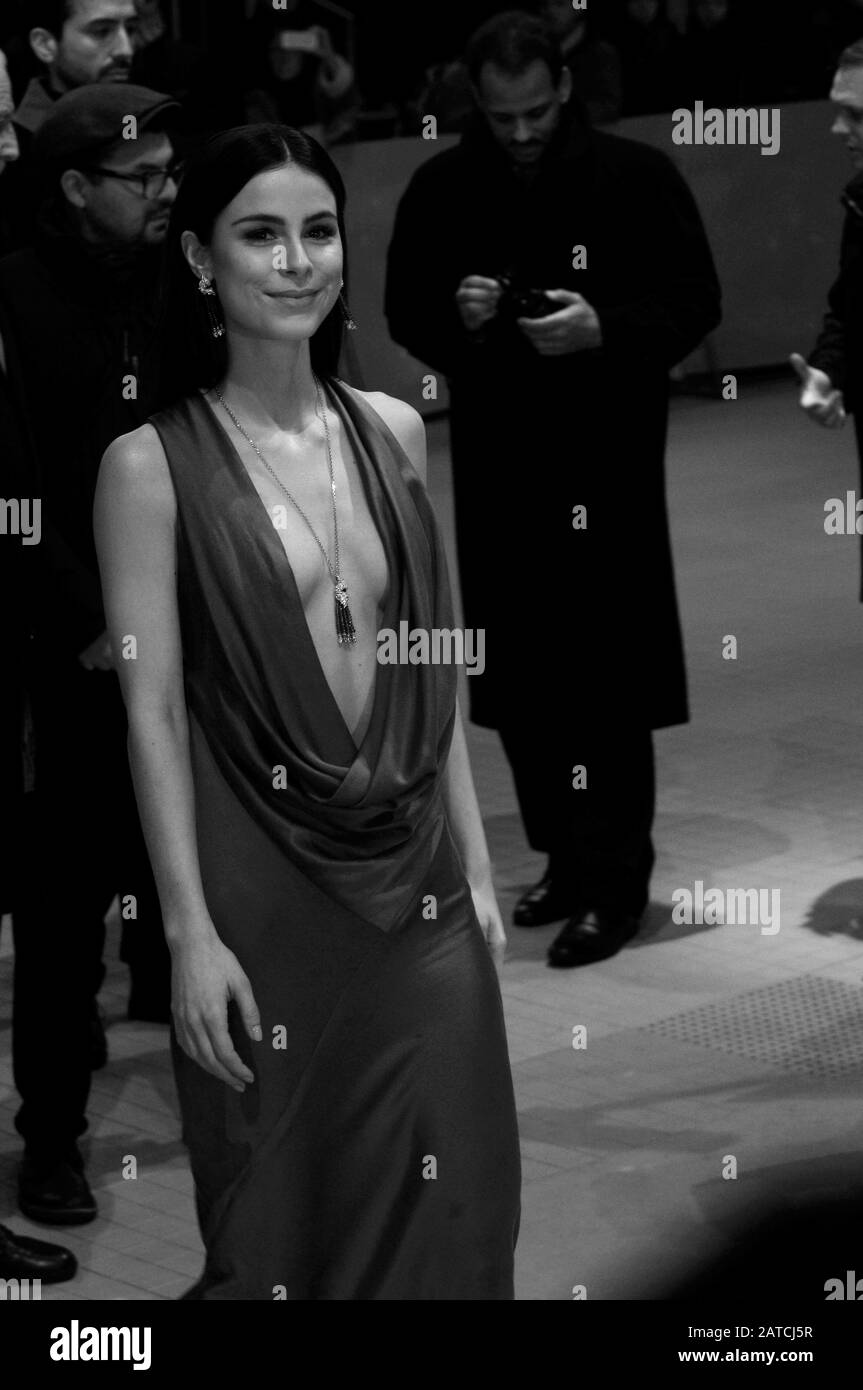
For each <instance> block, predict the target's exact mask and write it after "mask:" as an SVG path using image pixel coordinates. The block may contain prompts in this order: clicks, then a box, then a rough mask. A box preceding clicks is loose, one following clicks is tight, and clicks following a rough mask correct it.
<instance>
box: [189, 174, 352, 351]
mask: <svg viewBox="0 0 863 1390" xmlns="http://www.w3.org/2000/svg"><path fill="white" fill-rule="evenodd" d="M209 261H210V264H211V267H212V268H211V272H210V274H211V277H212V279H213V280H214V282H215V287H216V289H217V291H218V295H219V300H220V302H221V305H222V310H223V313H224V317H225V324H226V327H227V330H228V332H229V333H230V332H231V331H232V330H233V331H234V332H239V333H241V334H243V335H245V336H251V337H259V338H270V339H276V340H284V339H303V338H310V337H311V336H312V334H313V333H314V332H315V331H316V330H317V328H318V327H319V325H320V324H321V323H322V322H323V320H324V319H325V318H326V316H327V314H328V313H329V312H330V310H331V309H332V307H333V305H334V303H335V302H336V300H337V299H338V297H339V292H340V290H341V284H342V262H343V251H342V240H341V236H340V233H339V224H338V218H337V211H336V199H335V195H334V194H333V192H332V190H331V189H330V188H329V187H328V185H327V184H326V183H325V182H324V180H323V179H322V178H320V177H319V175H317V174H313V173H310V172H309V171H308V170H306V169H301V168H300V167H299V166H298V165H296V164H285V165H282V166H280V167H279V168H277V169H268V170H267V171H266V172H265V173H263V174H257V175H256V176H255V177H254V178H253V179H250V180H249V182H248V183H247V184H246V185H245V187H244V188H243V189H241V191H240V192H239V193H238V194H237V196H236V197H235V198H234V199H233V200H232V201H231V202H230V203H229V204H228V205H227V207H226V208H224V209H223V211H222V212H221V213H220V214H219V216H218V218H217V219H216V221H215V224H214V226H213V236H212V241H211V243H210V246H209Z"/></svg>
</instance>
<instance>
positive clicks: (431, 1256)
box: [95, 125, 520, 1300]
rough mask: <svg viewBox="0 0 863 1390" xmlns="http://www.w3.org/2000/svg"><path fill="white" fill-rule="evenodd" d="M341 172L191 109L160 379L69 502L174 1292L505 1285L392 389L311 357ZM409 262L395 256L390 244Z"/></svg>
mask: <svg viewBox="0 0 863 1390" xmlns="http://www.w3.org/2000/svg"><path fill="white" fill-rule="evenodd" d="M344 241H345V232H344V187H343V185H342V182H341V179H340V176H339V174H338V171H337V170H336V168H335V166H334V165H333V163H332V161H331V160H330V159H329V157H328V155H327V154H326V152H325V151H324V150H323V149H322V148H321V147H320V146H319V145H317V144H316V143H315V142H314V141H313V140H311V139H309V138H307V137H306V136H304V135H302V134H300V133H299V132H297V131H295V130H293V129H291V128H289V127H284V126H276V125H257V126H243V127H239V128H237V129H234V130H230V131H225V132H222V133H220V134H219V135H217V136H214V137H213V138H212V139H210V140H209V141H208V142H207V144H206V145H205V146H204V147H203V148H202V150H201V151H200V152H199V153H198V154H197V155H196V156H195V157H194V159H193V160H192V162H191V163H190V164H188V165H187V166H186V171H185V175H184V178H183V182H182V184H181V187H180V191H179V194H178V197H177V200H176V202H175V204H174V207H173V210H172V219H171V225H170V228H169V233H168V241H167V256H166V270H165V280H164V294H163V312H162V326H161V330H160V335H159V342H158V351H159V356H160V364H161V388H160V389H161V408H160V409H159V410H158V411H157V413H155V414H153V415H152V416H151V417H150V420H149V422H148V423H147V424H145V425H143V426H141V427H140V428H139V429H137V430H134V431H133V432H132V433H130V434H127V435H123V436H121V437H120V438H119V439H117V440H115V441H114V443H113V444H112V445H111V446H110V448H109V449H108V450H107V452H106V454H105V456H104V458H103V460H102V466H101V471H100V477H99V486H98V493H97V499H96V509H95V523H96V534H97V545H98V551H99V559H100V566H101V571H102V579H103V586H104V591H105V601H106V610H107V615H108V623H109V632H110V635H111V639H112V645H113V648H114V651H115V652H116V653H117V654H118V658H117V665H118V670H119V676H120V681H121V685H122V689H123V695H124V699H125V703H126V709H127V714H128V720H129V757H130V763H131V767H132V772H133V776H134V781H135V787H136V793H137V798H138V804H139V808H140V813H141V819H142V824H143V826H144V831H145V835H146V838H147V843H148V848H149V852H150V857H151V860H152V864H153V869H154V873H155V876H156V881H157V884H158V888H159V895H160V899H161V905H162V911H163V916H164V921H165V930H166V935H167V938H168V944H169V946H170V950H171V955H172V992H173V998H172V1009H173V1026H172V1033H171V1046H172V1056H173V1061H174V1069H175V1075H176V1080H177V1087H178V1092H179V1097H180V1106H181V1114H182V1122H183V1137H184V1141H185V1143H186V1145H187V1147H188V1149H189V1152H190V1158H191V1165H192V1172H193V1176H194V1180H195V1193H196V1203H197V1211H198V1218H199V1222H200V1226H201V1231H202V1236H203V1240H204V1245H205V1247H206V1263H205V1267H204V1270H203V1273H202V1274H201V1277H200V1278H199V1280H198V1281H197V1282H196V1284H195V1285H194V1287H193V1288H192V1289H190V1290H189V1292H188V1293H187V1294H186V1295H185V1297H186V1298H192V1299H280V1298H287V1299H308V1300H310V1299H450V1300H464V1299H512V1298H513V1297H514V1294H513V1251H514V1247H515V1240H516V1236H517V1231H518V1221H519V1183H520V1169H519V1157H518V1137H517V1129H516V1120H515V1107H514V1101H513V1091H512V1079H511V1074H510V1069H509V1062H508V1057H507V1049H506V1039H505V1034H504V1026H503V1018H502V1008H501V998H500V989H499V985H498V980H497V975H496V972H495V961H494V960H493V957H496V959H497V963H498V964H500V962H501V960H502V952H503V945H504V935H503V929H502V925H501V919H500V914H499V912H498V908H497V904H496V901H495V896H494V890H493V887H492V880H491V872H490V866H489V859H488V851H487V847H486V842H485V836H484V833H483V829H482V823H481V820H480V815H479V810H478V806H477V801H476V795H475V792H474V788H473V782H472V779H471V774H470V769H469V765H468V759H467V752H466V745H465V738H464V733H463V730H462V726H461V720H460V716H459V712H458V707H457V701H456V669H455V667H454V666H453V665H452V664H451V663H449V664H448V663H447V662H446V661H444V662H439V663H438V664H435V663H433V662H427V663H425V664H409V663H402V664H399V663H393V664H385V663H382V662H380V661H379V660H378V635H379V633H383V632H384V630H391V631H394V632H396V633H398V632H399V631H400V623H402V622H407V623H408V625H409V628H408V630H409V631H416V630H418V629H419V630H421V631H424V632H426V633H427V634H428V635H429V637H431V635H432V634H433V633H434V631H435V630H436V629H441V630H443V629H452V628H453V627H454V623H453V612H452V605H451V599H450V592H449V582H448V578H447V570H446V562H445V557H444V552H443V548H442V544H441V541H440V537H439V534H438V530H437V526H436V523H435V518H434V516H433V513H432V510H431V506H430V504H429V501H428V497H427V494H426V492H425V488H424V486H423V477H424V470H425V444H424V432H423V426H422V421H421V419H420V417H419V415H418V414H417V413H416V412H415V411H414V410H413V409H411V408H410V407H409V406H407V405H405V404H404V403H403V402H401V401H399V400H396V399H394V398H392V397H389V396H386V395H383V394H382V393H380V392H363V391H358V390H355V389H353V388H352V387H350V386H348V385H347V384H346V383H345V382H344V381H342V380H340V379H339V378H338V377H337V376H336V375H335V373H336V366H337V361H338V354H339V346H340V342H341V333H342V328H343V325H344V320H345V317H346V315H347V309H346V303H345V299H344V296H343V295H342V293H341V291H342V285H343V282H344V274H345V265H344ZM417 273H418V274H421V273H422V268H421V267H419V266H418V267H417Z"/></svg>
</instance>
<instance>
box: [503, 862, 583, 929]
mask: <svg viewBox="0 0 863 1390" xmlns="http://www.w3.org/2000/svg"><path fill="white" fill-rule="evenodd" d="M574 907H575V893H574V892H573V890H572V888H571V887H570V886H569V885H568V884H566V883H564V882H562V881H561V880H560V878H555V877H554V876H553V874H552V871H551V869H546V871H545V873H544V874H543V876H542V878H541V879H540V880H539V883H536V884H534V886H533V888H529V889H528V890H527V892H526V893H523V894H522V896H521V897H520V898H519V900H518V902H517V903H516V905H515V910H514V912H513V914H512V920H513V922H514V923H515V925H516V926H517V927H545V926H547V925H548V923H549V922H559V921H561V919H562V918H563V917H568V916H569V915H570V913H571V912H572V911H573V909H574Z"/></svg>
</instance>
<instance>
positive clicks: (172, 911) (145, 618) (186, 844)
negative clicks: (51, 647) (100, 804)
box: [93, 425, 261, 1091]
mask: <svg viewBox="0 0 863 1390" xmlns="http://www.w3.org/2000/svg"><path fill="white" fill-rule="evenodd" d="M93 519H94V526H95V534H96V548H97V551H98V555H99V568H100V571H101V575H102V590H103V601H104V605H105V615H106V620H107V624H108V633H109V636H110V640H111V646H112V649H113V651H114V653H115V662H116V667H117V674H118V676H119V678H120V685H121V688H122V691H123V698H124V700H125V702H126V712H127V714H128V718H129V739H128V747H129V764H130V767H131V770H132V779H133V782H134V784H135V795H136V798H137V802H138V811H139V813H140V817H141V826H142V829H143V831H144V838H145V839H146V842H147V848H148V850H149V853H150V862H151V864H152V866H153V875H154V877H155V879H156V887H157V888H158V892H159V901H160V903H161V907H162V918H163V923H164V927H165V938H166V940H167V942H168V945H169V947H170V949H171V956H172V968H171V985H172V1001H171V1006H172V1010H173V1014H174V1022H175V1025H176V1031H177V1039H178V1041H179V1043H180V1046H181V1047H182V1048H183V1050H184V1052H186V1053H187V1054H188V1055H189V1056H190V1057H191V1058H192V1060H193V1061H195V1062H197V1063H198V1064H199V1066H201V1067H203V1068H204V1069H205V1070H206V1071H209V1072H211V1073H212V1074H213V1075H214V1076H217V1077H219V1079H220V1080H222V1081H225V1082H227V1084H228V1085H229V1086H232V1087H233V1088H234V1090H237V1091H242V1090H244V1089H245V1086H246V1085H248V1084H249V1083H251V1082H252V1081H254V1074H253V1073H252V1072H251V1071H250V1070H249V1068H248V1067H247V1066H246V1065H245V1064H244V1063H243V1061H242V1059H241V1058H240V1056H239V1054H238V1053H237V1051H236V1049H235V1047H234V1044H233V1042H232V1040H231V1036H230V1033H229V1031H228V1023H227V1004H228V1000H229V999H233V1000H235V1001H236V1003H237V1005H238V1007H239V1011H240V1015H241V1017H242V1019H243V1023H244V1025H245V1028H246V1031H247V1033H248V1034H249V1037H251V1038H253V1039H254V1040H255V1041H256V1042H259V1041H260V1040H261V1027H260V1016H259V1014H258V1009H257V1006H256V1004H255V1000H254V996H253V993H252V987H251V984H250V983H249V980H248V977H247V976H246V974H245V972H244V971H243V969H242V967H241V965H240V963H239V961H238V960H237V958H236V956H235V955H234V954H233V952H232V951H230V950H228V948H227V947H226V946H225V945H224V943H223V942H222V941H221V940H220V938H219V936H218V934H217V932H216V929H215V927H214V926H213V923H212V920H211V918H210V915H209V912H208V910H207V904H206V901H205V899H204V889H203V884H202V882H201V870H200V864H199V862H198V848H197V837H196V832H195V797H194V784H193V780H192V769H191V761H190V757H189V725H188V717H187V714H186V703H185V695H184V690H183V656H182V649H181V641H180V621H179V613H178V609H177V576H176V560H175V526H176V499H175V497H174V490H173V485H172V483H171V480H170V475H169V473H168V467H167V461H166V459H165V456H164V450H163V449H162V446H161V443H160V441H159V438H158V436H157V434H156V432H155V430H154V429H153V427H152V426H151V425H142V426H141V428H140V429H138V430H134V431H133V432H132V433H131V434H127V435H122V436H121V437H120V438H119V439H115V440H114V442H113V444H111V446H110V447H109V449H108V450H107V452H106V453H105V456H104V458H103V459H102V464H101V468H100V471H99V481H98V485H97V489H96V501H95V508H94V513H93Z"/></svg>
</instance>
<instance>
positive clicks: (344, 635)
mask: <svg viewBox="0 0 863 1390" xmlns="http://www.w3.org/2000/svg"><path fill="white" fill-rule="evenodd" d="M314 382H315V414H316V415H317V416H318V419H319V420H321V421H322V422H323V426H324V435H325V438H326V441H327V463H328V465H329V469H330V493H331V496H332V501H333V537H334V540H335V556H336V564H335V568H333V566H332V565H331V564H330V557H329V555H328V554H327V552H326V548H325V547H324V545H323V542H322V541H321V539H320V537H319V536H318V533H317V531H316V530H315V528H314V526H313V525H312V523H311V522H310V521H309V518H308V517H307V516H306V514H305V512H304V511H303V509H302V507H301V506H300V504H299V502H298V501H297V500H296V498H295V497H292V496H291V494H290V493H289V492H288V489H287V488H286V487H285V485H284V483H283V482H282V481H281V479H280V478H278V477H277V476H276V474H275V473H274V471H273V469H272V468H271V467H270V465H269V464H268V463H267V460H266V459H265V458H264V456H263V454H262V453H261V451H260V449H259V448H258V446H257V444H256V443H255V441H254V439H250V438H249V436H248V435H247V434H246V431H245V430H244V429H243V427H242V425H241V424H240V422H239V420H238V419H237V417H236V415H235V414H234V412H233V410H232V409H231V407H230V406H229V405H228V402H227V401H226V400H225V398H224V396H223V395H222V394H221V392H220V391H216V395H217V396H218V397H219V400H220V401H221V402H222V405H223V406H224V407H225V410H226V411H227V412H228V414H229V415H230V417H231V419H232V420H233V422H234V424H235V425H236V427H237V429H238V430H239V431H240V434H241V435H242V436H243V438H244V439H246V440H248V442H249V444H251V446H252V448H253V449H254V451H255V453H256V454H257V456H258V458H259V459H260V460H261V463H262V464H263V465H264V467H265V468H266V470H267V472H268V473H269V474H270V476H271V477H272V478H273V479H274V480H275V482H276V483H277V484H278V486H279V487H280V488H281V489H282V492H283V493H284V494H285V496H286V497H287V499H288V501H289V502H290V503H291V504H292V505H293V506H294V507H296V509H297V511H298V512H299V514H300V516H301V517H302V518H303V521H304V522H305V523H306V525H307V526H308V528H309V530H310V531H311V533H312V535H313V536H314V538H315V541H316V542H317V546H318V549H319V550H320V552H321V554H322V555H323V557H324V561H325V562H326V566H327V569H328V570H329V572H330V578H331V579H332V581H333V597H334V600H335V610H336V613H335V616H336V636H337V637H338V639H339V646H343V645H345V644H348V645H349V644H350V643H351V642H355V641H356V640H357V630H356V628H355V627H354V620H353V618H352V617H351V610H350V608H349V607H348V586H347V584H346V583H345V581H344V580H343V579H342V577H341V575H340V574H339V521H338V517H337V516H336V479H335V474H334V472H333V450H332V446H331V444H330V427H329V425H328V424H327V416H326V411H325V409H324V405H323V399H322V396H321V386H320V382H319V381H318V378H317V377H315V378H314Z"/></svg>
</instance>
